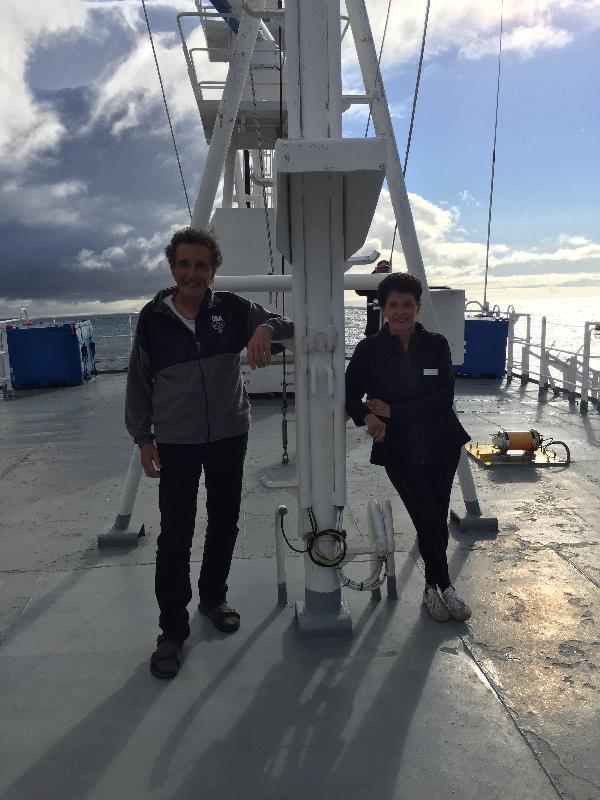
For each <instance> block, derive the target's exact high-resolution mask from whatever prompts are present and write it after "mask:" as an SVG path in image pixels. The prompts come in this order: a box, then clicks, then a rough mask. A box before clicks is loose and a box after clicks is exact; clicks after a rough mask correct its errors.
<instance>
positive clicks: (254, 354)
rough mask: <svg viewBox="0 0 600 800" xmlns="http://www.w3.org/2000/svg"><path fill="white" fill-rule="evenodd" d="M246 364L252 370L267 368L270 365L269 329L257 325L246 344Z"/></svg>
mask: <svg viewBox="0 0 600 800" xmlns="http://www.w3.org/2000/svg"><path fill="white" fill-rule="evenodd" d="M247 350H248V364H249V365H250V367H251V368H252V369H256V367H268V366H269V364H270V363H271V329H270V328H267V327H266V326H263V325H259V326H258V328H257V329H256V330H255V331H254V333H253V334H252V338H251V339H250V341H249V342H248V344H247Z"/></svg>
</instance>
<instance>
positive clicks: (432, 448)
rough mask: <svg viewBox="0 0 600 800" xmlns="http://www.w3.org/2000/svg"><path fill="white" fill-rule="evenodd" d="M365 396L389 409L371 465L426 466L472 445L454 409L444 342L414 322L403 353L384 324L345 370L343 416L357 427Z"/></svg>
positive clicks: (362, 417)
mask: <svg viewBox="0 0 600 800" xmlns="http://www.w3.org/2000/svg"><path fill="white" fill-rule="evenodd" d="M365 395H366V397H367V399H368V400H376V399H378V400H383V401H384V402H385V403H387V404H388V405H389V406H390V407H391V416H390V418H389V419H383V417H381V419H383V421H384V422H385V423H386V426H387V427H386V434H385V439H384V441H383V442H373V447H372V450H371V463H372V464H379V465H382V466H386V465H389V464H428V463H430V462H432V461H435V460H436V459H438V458H439V457H440V456H443V455H444V454H445V453H448V452H449V451H451V450H456V449H457V448H459V447H461V446H462V445H464V444H465V443H466V442H468V441H469V439H470V436H469V435H468V433H467V432H466V431H465V429H464V428H463V426H462V425H461V424H460V422H459V421H458V418H457V416H456V414H455V412H454V409H453V407H452V403H453V401H454V373H453V371H452V360H451V358H450V348H449V347H448V342H447V341H446V339H445V338H444V337H443V336H442V335H441V334H439V333H430V332H429V331H427V330H425V328H424V327H423V326H422V325H421V324H420V323H418V322H417V324H416V328H415V332H414V334H413V336H412V338H411V340H410V345H409V348H408V351H406V352H405V350H404V348H403V347H402V344H401V343H400V339H399V338H398V337H397V336H392V335H391V334H390V332H389V328H388V326H387V324H386V325H384V326H383V328H382V329H381V330H380V331H379V333H377V334H375V335H374V336H368V337H367V338H366V339H362V340H361V341H360V342H359V343H358V344H357V346H356V349H355V351H354V354H353V355H352V358H351V359H350V363H349V364H348V369H347V370H346V410H347V412H348V414H350V416H351V417H352V419H353V420H354V422H355V423H356V424H357V425H364V424H365V416H366V415H367V414H368V413H369V409H368V407H367V406H366V405H365V404H364V403H363V397H364V396H365Z"/></svg>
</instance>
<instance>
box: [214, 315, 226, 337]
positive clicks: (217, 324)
mask: <svg viewBox="0 0 600 800" xmlns="http://www.w3.org/2000/svg"><path fill="white" fill-rule="evenodd" d="M212 326H213V328H214V329H215V330H216V331H218V332H219V333H223V331H224V330H225V320H224V319H223V317H222V316H221V315H220V314H213V316H212Z"/></svg>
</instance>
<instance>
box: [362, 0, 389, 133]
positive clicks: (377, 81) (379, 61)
mask: <svg viewBox="0 0 600 800" xmlns="http://www.w3.org/2000/svg"><path fill="white" fill-rule="evenodd" d="M391 7H392V0H388V7H387V14H386V15H385V25H384V27H383V36H382V37H381V46H380V48H379V58H378V59H377V80H376V81H375V86H374V87H373V92H375V89H376V87H377V84H381V83H382V81H381V70H380V65H381V56H382V55H383V45H384V44H385V35H386V33H387V29H388V22H389V19H390V9H391ZM372 104H373V103H372V101H371V102H370V103H369V116H368V117H367V127H366V128H365V139H366V138H367V136H368V134H369V125H370V124H371V107H372Z"/></svg>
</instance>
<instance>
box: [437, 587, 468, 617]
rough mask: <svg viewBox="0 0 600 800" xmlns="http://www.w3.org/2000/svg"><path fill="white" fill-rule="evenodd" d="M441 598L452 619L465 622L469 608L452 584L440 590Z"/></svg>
mask: <svg viewBox="0 0 600 800" xmlns="http://www.w3.org/2000/svg"><path fill="white" fill-rule="evenodd" d="M442 599H443V601H444V603H445V604H446V607H447V609H448V611H449V612H450V616H451V617H452V619H456V620H458V621H459V622H466V621H467V620H468V619H469V617H470V616H471V609H470V608H469V606H468V605H467V604H466V603H465V601H464V600H463V599H462V597H459V596H458V594H457V593H456V589H455V588H454V586H448V588H447V589H444V591H443V592H442Z"/></svg>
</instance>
